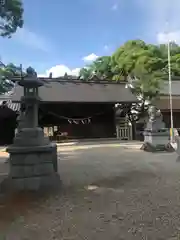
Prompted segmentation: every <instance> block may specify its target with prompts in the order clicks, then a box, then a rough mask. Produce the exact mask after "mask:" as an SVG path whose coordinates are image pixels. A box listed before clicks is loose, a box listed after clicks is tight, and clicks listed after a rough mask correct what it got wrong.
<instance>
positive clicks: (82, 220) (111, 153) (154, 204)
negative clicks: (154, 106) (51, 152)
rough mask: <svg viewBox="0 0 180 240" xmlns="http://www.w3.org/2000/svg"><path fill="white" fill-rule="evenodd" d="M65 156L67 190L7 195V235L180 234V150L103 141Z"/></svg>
mask: <svg viewBox="0 0 180 240" xmlns="http://www.w3.org/2000/svg"><path fill="white" fill-rule="evenodd" d="M59 158H60V161H59V163H60V164H59V172H60V175H61V179H62V181H63V187H62V190H61V192H59V193H56V194H55V195H52V196H49V197H41V198H39V197H37V196H34V197H32V196H31V195H23V196H14V198H13V199H12V198H7V199H6V204H4V203H1V205H0V233H1V235H2V237H3V235H4V236H5V235H6V237H7V238H6V239H10V240H11V239H12V240H16V239H26V240H27V239H38V240H46V239H56V240H58V239H61V240H65V239H66V240H70V239H74V240H80V239H86V240H87V239H90V240H91V239H93V240H96V239H98V240H99V239H104V240H110V239H111V240H112V239H114V240H120V239H127V240H131V239H133V240H136V239H137V240H141V239H147V240H151V239H152V240H160V239H161V240H166V239H167V240H168V239H171V240H175V239H177V240H178V239H180V163H179V162H176V158H177V156H176V154H175V153H168V154H167V153H158V154H150V153H145V152H141V151H139V150H137V149H128V148H121V147H118V146H116V147H115V146H114V147H113V146H111V147H110V146H109V147H107V146H101V147H94V148H92V147H91V148H86V149H77V148H76V149H66V150H64V151H62V152H61V153H59ZM5 213H6V214H5ZM1 235H0V236H1ZM0 239H1V238H0ZM2 239H3V238H2Z"/></svg>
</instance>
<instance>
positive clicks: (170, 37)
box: [157, 31, 180, 44]
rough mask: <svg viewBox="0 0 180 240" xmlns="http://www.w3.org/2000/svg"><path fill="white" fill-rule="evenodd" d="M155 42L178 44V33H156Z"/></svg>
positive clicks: (179, 42) (179, 41) (179, 35)
mask: <svg viewBox="0 0 180 240" xmlns="http://www.w3.org/2000/svg"><path fill="white" fill-rule="evenodd" d="M157 41H158V43H168V41H170V42H175V43H177V44H180V31H174V32H169V33H158V34H157Z"/></svg>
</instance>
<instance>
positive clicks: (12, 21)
mask: <svg viewBox="0 0 180 240" xmlns="http://www.w3.org/2000/svg"><path fill="white" fill-rule="evenodd" d="M0 19H1V20H0V35H1V36H3V37H11V35H12V34H13V33H15V32H16V31H17V29H18V28H22V27H23V5H22V1H21V0H3V1H1V5H0Z"/></svg>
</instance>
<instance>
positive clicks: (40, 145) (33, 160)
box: [7, 68, 59, 191]
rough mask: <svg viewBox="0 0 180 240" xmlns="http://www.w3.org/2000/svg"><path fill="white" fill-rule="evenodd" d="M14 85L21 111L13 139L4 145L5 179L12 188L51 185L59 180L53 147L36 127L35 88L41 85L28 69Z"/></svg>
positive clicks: (36, 95) (35, 75) (37, 101)
mask: <svg viewBox="0 0 180 240" xmlns="http://www.w3.org/2000/svg"><path fill="white" fill-rule="evenodd" d="M18 84H19V85H20V86H22V87H23V88H24V96H23V97H22V98H21V104H23V105H24V106H25V111H24V112H21V114H20V117H19V127H18V132H17V134H16V136H15V138H14V142H13V144H12V145H10V146H9V147H8V148H7V152H8V153H9V154H10V158H9V164H10V172H9V177H8V180H10V181H9V182H10V186H11V187H12V188H13V189H14V190H15V191H19V190H39V189H41V188H52V187H54V186H57V183H59V176H58V174H57V173H56V172H57V147H56V144H53V143H51V142H50V141H49V139H48V138H47V137H45V136H44V132H43V129H42V128H40V127H39V126H38V103H39V101H40V97H39V94H38V90H39V87H41V86H43V85H44V84H43V82H42V81H40V80H39V79H38V78H37V74H36V73H35V72H32V69H31V68H29V69H27V75H26V76H25V77H23V79H22V80H21V81H19V83H18ZM20 123H21V125H20Z"/></svg>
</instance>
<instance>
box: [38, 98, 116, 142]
mask: <svg viewBox="0 0 180 240" xmlns="http://www.w3.org/2000/svg"><path fill="white" fill-rule="evenodd" d="M63 117H68V118H73V119H74V118H86V117H92V118H90V119H91V122H90V123H89V124H88V123H85V124H83V123H82V122H80V123H79V124H75V123H72V124H70V123H69V122H68V120H67V119H65V118H63ZM39 119H40V120H39V123H40V126H42V127H47V126H59V131H60V132H68V135H69V137H70V138H105V137H107V138H108V137H115V132H116V130H115V121H114V105H112V104H89V103H87V104H82V103H79V104H77V103H74V104H73V103H71V104H57V103H54V104H43V105H41V106H40V110H39Z"/></svg>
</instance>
